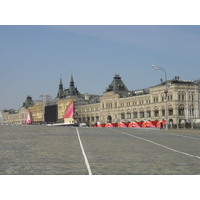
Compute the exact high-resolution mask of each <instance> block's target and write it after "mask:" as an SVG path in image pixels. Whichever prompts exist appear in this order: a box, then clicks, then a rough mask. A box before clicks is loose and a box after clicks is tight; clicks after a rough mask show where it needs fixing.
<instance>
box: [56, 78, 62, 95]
mask: <svg viewBox="0 0 200 200" xmlns="http://www.w3.org/2000/svg"><path fill="white" fill-rule="evenodd" d="M57 98H63V84H62V79H61V78H60V84H59V88H58V93H57Z"/></svg>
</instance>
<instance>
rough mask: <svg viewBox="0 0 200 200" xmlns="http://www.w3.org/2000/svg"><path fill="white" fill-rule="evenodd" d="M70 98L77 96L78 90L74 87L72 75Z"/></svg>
mask: <svg viewBox="0 0 200 200" xmlns="http://www.w3.org/2000/svg"><path fill="white" fill-rule="evenodd" d="M69 92H70V96H73V95H76V90H75V87H74V80H73V76H72V75H71V81H70V87H69Z"/></svg>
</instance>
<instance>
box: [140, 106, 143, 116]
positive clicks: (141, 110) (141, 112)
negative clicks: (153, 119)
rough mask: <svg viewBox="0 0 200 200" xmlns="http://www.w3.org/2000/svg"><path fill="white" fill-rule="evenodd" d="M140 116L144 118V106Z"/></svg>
mask: <svg viewBox="0 0 200 200" xmlns="http://www.w3.org/2000/svg"><path fill="white" fill-rule="evenodd" d="M140 118H144V109H143V108H141V109H140Z"/></svg>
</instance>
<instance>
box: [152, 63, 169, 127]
mask: <svg viewBox="0 0 200 200" xmlns="http://www.w3.org/2000/svg"><path fill="white" fill-rule="evenodd" d="M151 67H153V68H154V69H156V70H161V71H163V72H164V73H165V91H164V93H165V99H166V101H165V103H166V105H165V118H166V127H165V129H166V130H168V114H167V111H168V105H167V93H168V90H167V73H166V70H165V69H164V68H162V67H158V66H156V65H151Z"/></svg>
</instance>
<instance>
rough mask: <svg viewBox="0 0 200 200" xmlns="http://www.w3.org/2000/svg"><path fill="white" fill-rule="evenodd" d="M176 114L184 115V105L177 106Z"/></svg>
mask: <svg viewBox="0 0 200 200" xmlns="http://www.w3.org/2000/svg"><path fill="white" fill-rule="evenodd" d="M178 114H179V115H184V114H185V112H184V105H180V106H179V108H178Z"/></svg>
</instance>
